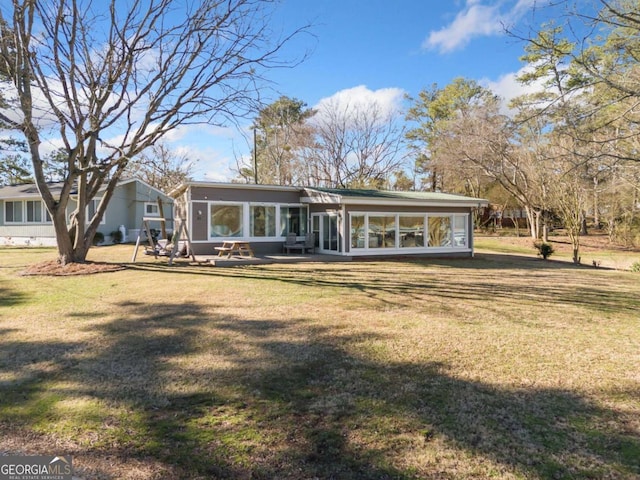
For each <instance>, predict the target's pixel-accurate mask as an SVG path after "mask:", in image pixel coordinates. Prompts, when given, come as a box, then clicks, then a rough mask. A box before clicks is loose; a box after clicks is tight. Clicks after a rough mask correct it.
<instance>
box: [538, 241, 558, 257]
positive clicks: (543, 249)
mask: <svg viewBox="0 0 640 480" xmlns="http://www.w3.org/2000/svg"><path fill="white" fill-rule="evenodd" d="M533 246H534V247H536V250H538V255H540V256H541V257H542V258H543V259H545V260H546V259H547V258H549V257H550V256H551V255H552V254H553V252H554V250H553V247H552V246H551V244H550V243H546V242H534V244H533Z"/></svg>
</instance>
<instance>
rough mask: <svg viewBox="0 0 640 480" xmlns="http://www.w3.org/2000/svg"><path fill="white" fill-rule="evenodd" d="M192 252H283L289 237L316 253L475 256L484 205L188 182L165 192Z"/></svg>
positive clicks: (422, 195)
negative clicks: (475, 215)
mask: <svg viewBox="0 0 640 480" xmlns="http://www.w3.org/2000/svg"><path fill="white" fill-rule="evenodd" d="M170 194H171V196H173V197H174V198H175V199H176V210H177V211H178V212H180V213H177V214H176V215H177V216H179V218H184V219H186V225H187V228H188V230H189V235H190V240H191V245H192V250H193V252H194V253H195V254H196V255H211V254H214V253H215V247H216V246H219V245H221V244H222V243H223V242H225V241H233V240H236V241H248V242H250V243H251V247H252V250H253V251H254V252H256V253H262V254H267V253H280V252H282V249H283V242H284V241H285V240H286V238H287V235H288V234H292V233H293V234H295V235H296V239H297V240H298V241H301V242H302V241H304V240H305V239H306V237H307V236H308V235H309V234H313V239H314V242H315V251H316V252H317V253H324V254H331V255H345V256H353V257H355V256H372V255H412V254H421V255H424V254H430V255H446V256H472V255H473V219H472V212H473V210H474V209H476V208H480V207H484V206H487V205H488V202H487V200H484V199H479V198H472V197H465V196H460V195H451V194H445V193H433V192H395V191H379V190H356V189H329V188H309V187H293V186H273V185H253V184H235V183H212V182H189V183H185V184H183V185H181V186H180V187H178V188H177V189H175V190H174V191H173V192H171V193H170Z"/></svg>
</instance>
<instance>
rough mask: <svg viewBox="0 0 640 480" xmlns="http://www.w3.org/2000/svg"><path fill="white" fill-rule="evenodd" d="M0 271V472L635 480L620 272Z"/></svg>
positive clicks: (123, 258)
mask: <svg viewBox="0 0 640 480" xmlns="http://www.w3.org/2000/svg"><path fill="white" fill-rule="evenodd" d="M0 255H1V257H0V258H2V261H1V264H0V334H1V336H0V431H2V435H1V436H0V453H2V452H4V453H23V454H70V455H72V456H73V461H74V466H75V467H76V469H77V474H78V476H80V477H82V478H86V479H196V478H197V479H216V478H231V479H274V478H277V479H312V478H318V479H329V478H332V479H423V478H437V479H471V478H473V479H479V478H483V479H484V478H500V479H503V478H506V479H511V478H513V479H515V478H521V479H525V478H526V479H538V478H539V479H546V478H552V479H563V478H567V479H569V478H571V479H574V478H585V479H586V478H589V479H591V478H620V479H632V478H639V476H640V328H639V327H640V315H639V313H638V312H639V311H640V274H638V273H632V272H627V271H619V270H613V269H606V268H592V267H574V266H573V265H571V264H570V263H568V262H553V261H551V262H549V261H547V262H545V261H543V260H540V259H537V258H535V257H532V256H523V255H518V254H514V253H511V254H504V253H499V254H498V253H492V252H491V250H490V249H489V248H485V249H483V250H482V253H479V254H478V255H477V256H476V258H474V259H457V260H456V259H448V260H426V259H423V260H402V261H400V260H396V261H363V262H356V261H354V262H345V263H326V264H324V263H306V264H295V265H290V264H287V265H259V266H258V265H254V266H244V267H236V268H215V267H211V266H206V265H189V264H186V263H183V264H178V265H175V266H173V267H169V266H167V264H166V259H159V260H157V261H156V260H154V259H153V258H150V257H147V258H143V259H142V261H139V262H137V263H136V264H133V265H132V264H128V265H127V268H125V269H124V270H121V271H117V272H111V273H100V274H95V275H86V276H68V277H49V276H23V275H21V272H22V271H24V270H25V268H26V267H27V266H28V265H30V264H32V263H37V262H42V261H45V260H50V259H52V258H54V257H55V253H54V252H53V251H52V250H50V249H37V248H33V249H12V248H0ZM130 256H131V247H130V246H113V247H100V248H96V249H94V250H92V252H91V255H90V257H91V259H92V260H106V261H109V262H128V261H129V259H130Z"/></svg>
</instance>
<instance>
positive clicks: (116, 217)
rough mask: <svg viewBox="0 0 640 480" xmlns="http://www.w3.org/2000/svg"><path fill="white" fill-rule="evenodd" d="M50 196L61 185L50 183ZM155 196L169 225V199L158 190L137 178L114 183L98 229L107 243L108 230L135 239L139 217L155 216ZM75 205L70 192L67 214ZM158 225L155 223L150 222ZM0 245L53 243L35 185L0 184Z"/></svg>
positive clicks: (93, 203) (96, 200) (48, 219)
mask: <svg viewBox="0 0 640 480" xmlns="http://www.w3.org/2000/svg"><path fill="white" fill-rule="evenodd" d="M50 188H51V191H52V193H53V194H54V195H56V193H57V194H59V192H60V190H61V188H62V184H61V183H52V184H50ZM158 197H160V199H161V200H162V205H163V214H164V218H165V219H166V220H167V228H168V229H169V230H171V229H172V227H173V199H172V198H171V197H169V196H167V195H165V194H164V193H162V192H161V191H160V190H158V189H156V188H154V187H152V186H151V185H148V184H147V183H145V182H143V181H141V180H138V179H135V178H134V179H129V180H124V181H122V182H120V183H118V185H117V186H116V189H115V191H114V193H113V196H112V197H111V200H110V202H109V205H108V206H107V210H106V212H105V214H104V217H103V218H102V221H101V223H100V226H99V227H98V231H99V232H101V233H102V234H103V235H104V236H105V243H111V241H112V238H111V233H112V232H114V231H117V230H120V229H121V227H122V226H124V229H125V238H124V239H123V241H135V240H136V238H137V236H138V231H139V229H140V227H141V225H142V218H143V217H159V216H160V214H159V206H158V201H157V199H158ZM100 200H101V196H100V194H98V196H97V197H96V198H94V199H93V200H92V201H91V203H90V204H89V206H88V211H87V216H88V217H91V216H93V214H94V212H95V209H96V208H97V206H98V204H99V203H100ZM75 208H76V202H75V201H74V195H73V193H72V195H71V201H70V205H69V206H68V207H67V216H68V217H69V216H70V215H71V213H72V212H73V211H74V209H75ZM151 227H152V228H159V224H158V225H151ZM0 244H6V245H42V246H55V245H56V238H55V231H54V228H53V223H52V221H51V216H50V215H49V212H48V211H47V209H46V208H45V206H44V202H43V201H42V199H41V197H40V193H39V191H38V189H37V187H36V185H35V184H24V185H10V186H7V187H0Z"/></svg>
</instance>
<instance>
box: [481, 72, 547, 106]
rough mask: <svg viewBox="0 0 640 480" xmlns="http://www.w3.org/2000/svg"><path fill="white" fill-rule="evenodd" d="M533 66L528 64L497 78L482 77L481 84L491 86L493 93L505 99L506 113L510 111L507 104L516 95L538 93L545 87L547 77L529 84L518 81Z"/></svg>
mask: <svg viewBox="0 0 640 480" xmlns="http://www.w3.org/2000/svg"><path fill="white" fill-rule="evenodd" d="M532 68H533V67H532V66H531V65H526V66H524V67H522V68H521V69H520V70H518V71H517V72H510V73H505V74H504V75H501V76H500V77H498V79H497V80H490V79H487V78H485V79H482V80H480V84H481V85H483V86H485V87H487V88H489V89H490V90H491V91H492V92H493V93H495V94H496V95H498V96H500V97H501V98H502V99H503V111H504V113H508V107H507V105H508V104H509V102H510V101H511V100H513V99H514V98H515V97H518V96H520V95H524V94H530V93H536V92H539V91H541V90H542V89H544V88H545V87H544V82H545V81H546V80H547V79H546V78H541V79H539V80H538V81H536V82H533V83H531V84H529V85H523V84H521V83H520V82H518V80H517V78H518V77H519V76H521V75H522V74H524V73H527V72H529V71H531V70H532Z"/></svg>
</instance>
